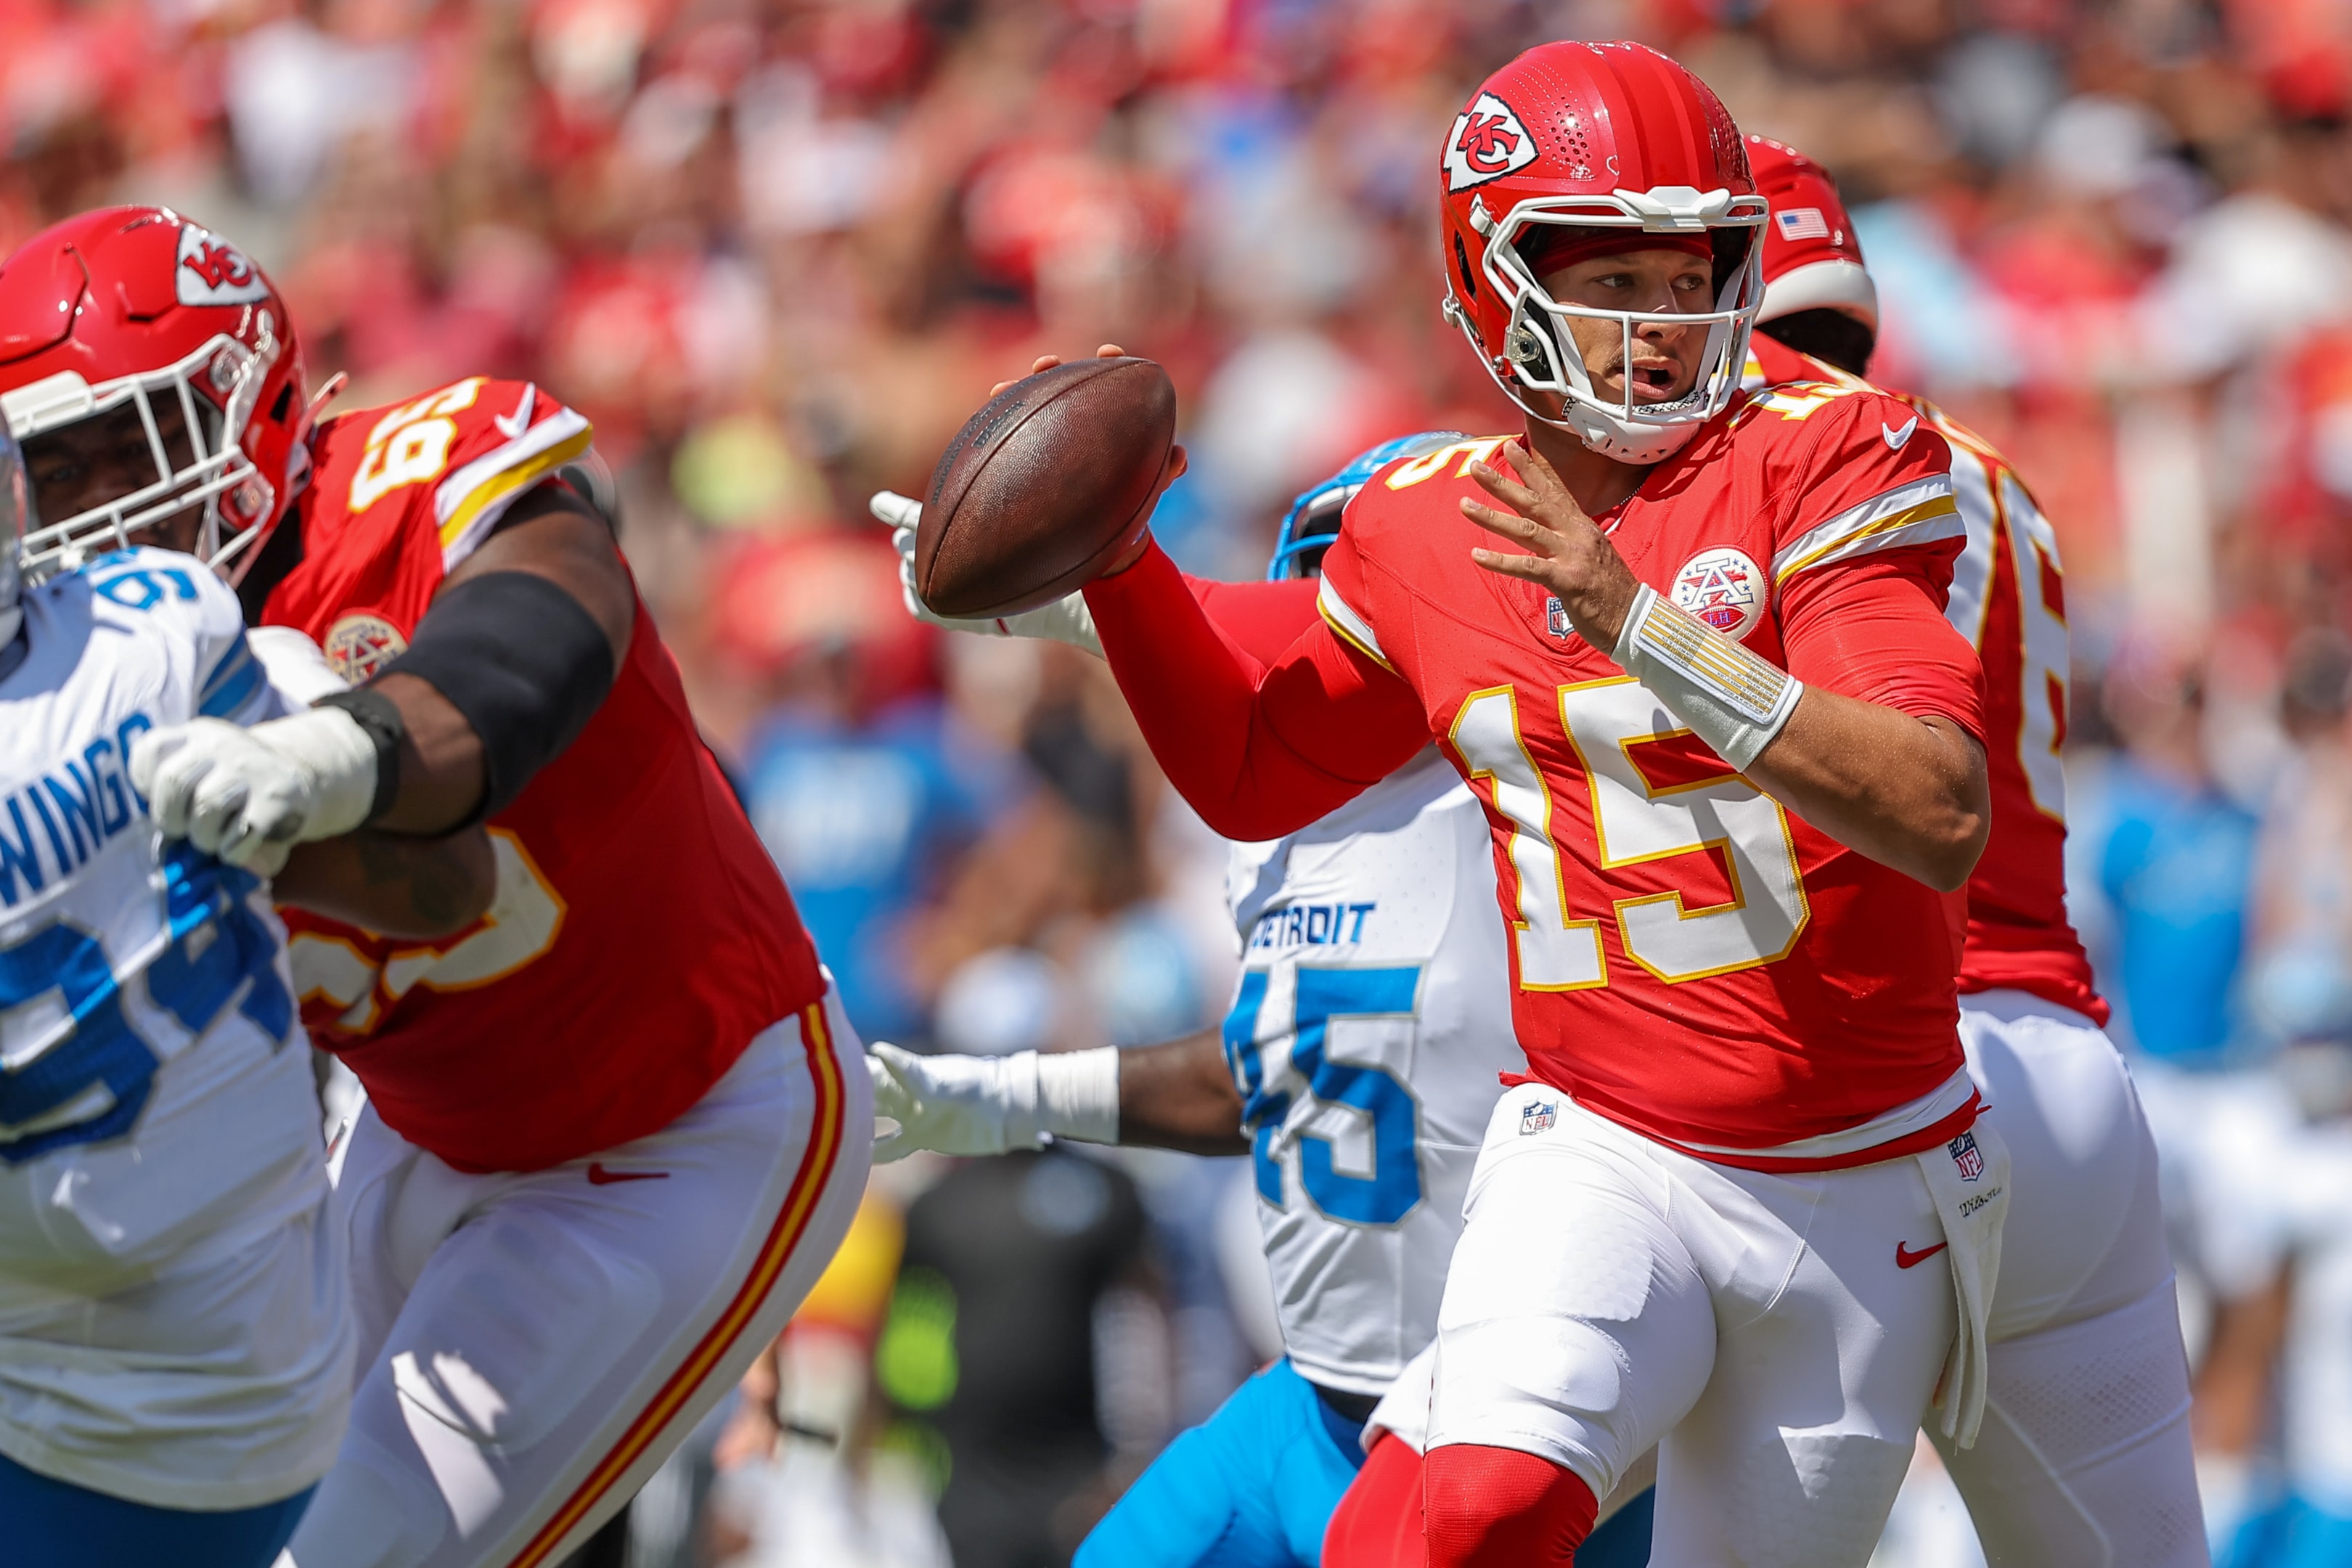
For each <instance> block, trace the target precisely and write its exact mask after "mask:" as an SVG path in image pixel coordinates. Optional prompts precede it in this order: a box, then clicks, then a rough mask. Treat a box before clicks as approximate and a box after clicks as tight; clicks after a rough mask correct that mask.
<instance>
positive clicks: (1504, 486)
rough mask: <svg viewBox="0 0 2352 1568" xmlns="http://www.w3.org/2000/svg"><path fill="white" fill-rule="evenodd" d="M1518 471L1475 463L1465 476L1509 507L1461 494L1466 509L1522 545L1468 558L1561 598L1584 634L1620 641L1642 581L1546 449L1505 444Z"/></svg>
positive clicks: (1598, 640)
mask: <svg viewBox="0 0 2352 1568" xmlns="http://www.w3.org/2000/svg"><path fill="white" fill-rule="evenodd" d="M1504 450H1505V451H1506V452H1507V453H1508V454H1509V460H1510V463H1511V467H1512V468H1517V470H1518V471H1517V473H1516V474H1514V473H1512V472H1511V471H1510V470H1509V469H1506V468H1492V467H1489V466H1488V465H1486V464H1485V463H1473V464H1472V465H1471V466H1470V477H1471V478H1472V479H1475V480H1477V481H1478V485H1479V488H1480V489H1484V490H1485V491H1486V493H1487V494H1488V495H1490V496H1493V497H1494V498H1495V499H1496V500H1499V501H1501V502H1502V503H1503V504H1504V505H1505V506H1507V507H1509V508H1510V509H1511V510H1509V511H1498V510H1496V509H1495V508H1493V507H1491V506H1486V505H1484V504H1482V503H1480V502H1478V501H1475V500H1464V501H1463V503H1462V512H1463V515H1464V516H1465V517H1467V518H1468V519H1469V520H1470V521H1473V522H1475V523H1476V524H1477V525H1478V526H1479V527H1481V528H1483V529H1485V530H1486V531H1487V532H1489V533H1494V534H1499V535H1501V536H1502V537H1503V538H1505V539H1507V540H1509V541H1510V542H1512V543H1514V544H1517V545H1519V546H1522V547H1523V548H1524V549H1526V550H1527V552H1528V553H1527V554H1525V555H1520V554H1517V553H1515V552H1509V551H1502V550H1473V551H1472V552H1470V556H1471V559H1473V560H1475V562H1477V563H1478V564H1479V565H1481V566H1484V567H1485V568H1486V570H1487V571H1489V572H1499V573H1501V574H1503V575H1504V576H1507V577H1524V578H1526V579H1527V580H1528V582H1530V583H1539V584H1542V585H1543V586H1545V587H1547V588H1549V589H1550V590H1551V591H1552V592H1553V593H1554V594H1556V595H1559V603H1560V607H1561V608H1562V609H1564V610H1566V611H1567V612H1568V618H1569V619H1570V621H1573V622H1574V623H1575V624H1576V629H1577V631H1578V632H1579V633H1580V634H1582V636H1583V637H1584V640H1585V641H1587V642H1589V643H1591V645H1592V646H1593V647H1597V648H1601V649H1604V650H1606V649H1609V648H1612V647H1616V646H1617V634H1618V633H1619V632H1621V631H1622V630H1623V629H1624V626H1625V613H1626V612H1627V611H1628V610H1630V609H1631V608H1632V607H1633V596H1634V595H1635V594H1636V593H1638V592H1639V591H1640V589H1641V586H1642V584H1641V582H1640V580H1639V579H1637V578H1636V577H1635V576H1634V575H1633V568H1631V567H1629V566H1627V565H1626V564H1625V558H1624V557H1623V556H1622V555H1620V554H1618V553H1617V547H1616V546H1615V545H1613V544H1612V543H1610V542H1609V536H1608V535H1607V534H1605V533H1603V532H1601V530H1600V528H1599V527H1598V526H1597V525H1596V524H1595V523H1594V522H1593V521H1592V519H1591V518H1590V517H1588V516H1586V515H1585V511H1584V508H1583V507H1581V506H1580V505H1579V504H1578V503H1577V500H1576V497H1575V496H1574V495H1572V494H1570V491H1569V488H1568V486H1567V485H1565V484H1564V483H1562V482H1561V481H1560V477H1559V474H1557V473H1555V472H1554V471H1553V469H1552V466H1551V465H1550V464H1549V463H1548V462H1546V461H1545V460H1544V457H1543V454H1542V453H1540V452H1538V451H1534V450H1531V449H1530V448H1528V447H1526V446H1523V445H1520V444H1518V443H1513V444H1512V445H1511V446H1509V447H1505V448H1504Z"/></svg>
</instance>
